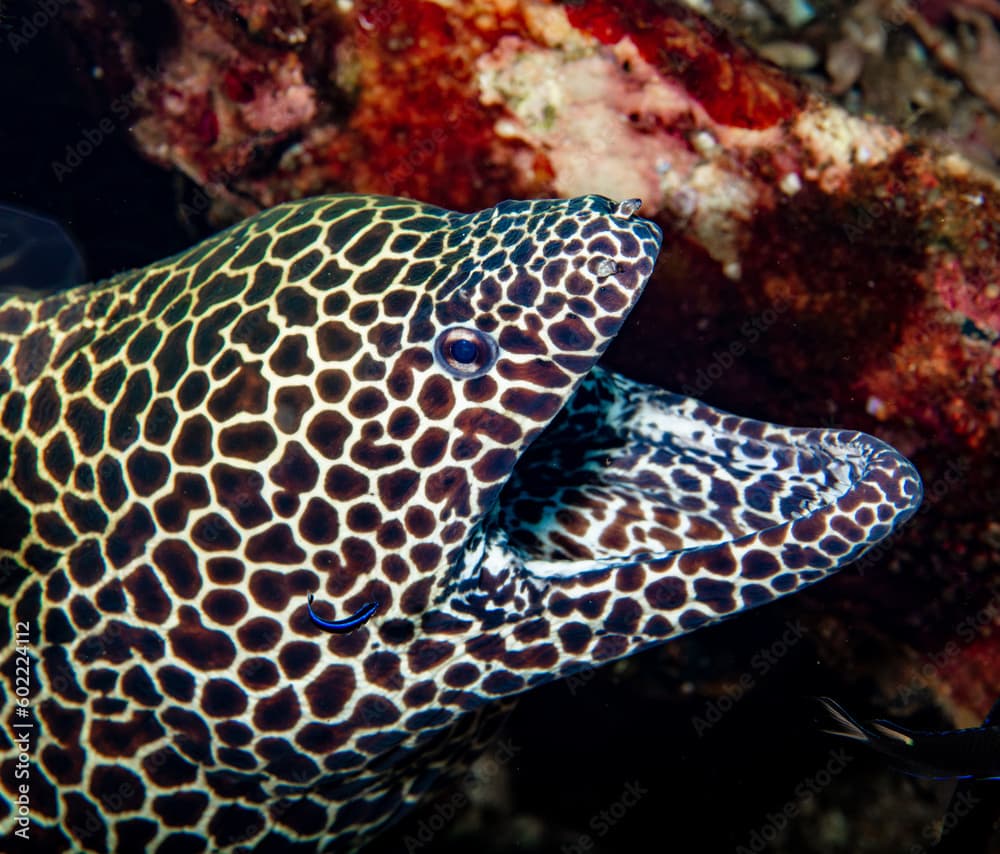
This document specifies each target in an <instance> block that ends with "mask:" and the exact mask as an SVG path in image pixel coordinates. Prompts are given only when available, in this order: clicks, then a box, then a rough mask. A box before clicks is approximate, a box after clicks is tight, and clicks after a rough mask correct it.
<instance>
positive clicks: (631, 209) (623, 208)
mask: <svg viewBox="0 0 1000 854" xmlns="http://www.w3.org/2000/svg"><path fill="white" fill-rule="evenodd" d="M641 207H642V199H625V201H623V202H619V203H618V204H617V205H616V206H615V209H614V210H613V211H612V213H613V214H614V215H615V216H620V217H624V218H625V219H631V218H632V215H633V214H634V213H635V212H636V211H637V210H639V208H641Z"/></svg>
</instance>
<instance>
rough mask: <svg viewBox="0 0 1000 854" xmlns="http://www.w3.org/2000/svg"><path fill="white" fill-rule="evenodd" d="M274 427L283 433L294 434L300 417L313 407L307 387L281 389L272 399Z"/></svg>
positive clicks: (300, 420)
mask: <svg viewBox="0 0 1000 854" xmlns="http://www.w3.org/2000/svg"><path fill="white" fill-rule="evenodd" d="M274 402H275V414H274V424H275V426H276V427H277V428H278V429H279V430H281V431H283V432H285V433H295V432H297V431H298V429H299V424H300V423H301V422H302V417H303V415H305V413H306V412H307V411H308V410H309V407H311V406H312V405H313V396H312V392H311V391H310V390H309V388H308V387H307V386H292V387H291V388H282V389H280V390H279V391H278V393H277V395H275V398H274Z"/></svg>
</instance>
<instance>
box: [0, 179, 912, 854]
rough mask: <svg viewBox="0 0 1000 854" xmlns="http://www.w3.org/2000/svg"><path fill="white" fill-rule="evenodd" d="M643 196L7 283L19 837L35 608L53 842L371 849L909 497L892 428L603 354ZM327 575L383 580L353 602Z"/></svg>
mask: <svg viewBox="0 0 1000 854" xmlns="http://www.w3.org/2000/svg"><path fill="white" fill-rule="evenodd" d="M637 206H638V203H637V201H636V200H629V201H626V202H622V203H618V204H616V203H614V202H611V201H609V200H607V199H604V198H602V197H598V196H586V197H581V198H577V199H570V200H546V201H533V202H505V203H503V204H500V205H498V206H497V207H495V208H492V209H489V210H486V211H482V212H480V213H476V214H471V215H465V214H458V213H453V212H449V211H444V210H442V209H439V208H435V207H431V206H427V205H423V204H420V203H417V202H412V201H404V200H399V199H389V198H385V197H371V196H331V197H323V198H317V199H309V200H304V201H299V202H294V203H291V204H288V205H283V206H280V207H277V208H274V209H271V210H269V211H265V212H264V213H262V214H259V215H257V216H256V217H253V218H251V219H249V220H246V221H245V222H243V223H240V224H238V225H236V226H234V227H233V228H231V229H229V230H227V231H225V232H222V233H221V234H219V235H217V236H215V237H213V238H211V239H209V240H207V241H205V242H203V243H201V244H199V245H198V246H196V247H194V248H193V249H191V250H189V251H188V252H185V253H182V254H180V255H178V256H175V257H174V258H171V259H168V260H166V261H164V262H161V263H158V264H154V265H152V266H151V267H148V268H146V269H143V270H139V271H132V272H129V273H125V274H122V275H120V276H117V277H115V278H113V279H110V280H108V281H105V282H102V283H98V284H96V285H93V286H84V287H80V288H76V289H73V290H71V291H68V292H66V293H64V294H61V295H58V296H54V297H49V298H46V299H42V300H38V301H34V302H32V301H28V300H26V299H24V298H23V297H15V296H10V297H7V298H6V300H5V301H2V302H0V365H2V367H0V520H2V521H0V560H2V561H3V565H2V567H0V568H2V573H0V603H2V605H3V607H4V611H5V618H4V619H2V620H0V633H2V643H0V647H2V648H3V649H4V651H5V652H4V656H3V659H2V662H3V664H2V674H3V678H2V679H0V696H2V701H0V702H2V709H3V714H2V717H3V722H4V726H3V727H2V728H0V788H2V789H3V791H4V793H5V798H4V799H3V800H0V832H4V833H9V832H10V831H11V830H12V829H13V828H14V827H15V815H14V813H13V812H12V809H11V807H10V806H9V801H10V800H12V799H13V797H14V795H15V793H16V792H17V782H18V781H17V779H16V778H15V775H14V771H15V768H16V762H17V759H16V757H17V754H18V749H17V747H16V746H15V745H14V743H13V742H12V741H11V739H10V733H12V732H14V730H13V729H11V724H12V723H13V721H14V717H13V715H14V706H15V702H16V700H15V698H16V690H15V689H16V680H15V669H16V666H15V665H16V661H15V659H16V657H17V652H18V647H17V646H16V645H15V642H14V639H15V635H17V632H18V630H19V629H20V628H23V627H24V626H23V625H22V624H27V631H28V634H29V638H28V640H29V646H30V649H31V653H32V656H33V662H32V667H31V670H30V685H31V697H30V714H31V718H29V720H30V721H31V722H32V723H34V724H36V729H35V733H36V734H37V735H36V737H35V738H34V740H33V741H32V743H31V746H30V752H31V763H32V769H33V770H32V777H31V791H32V811H33V817H32V818H33V820H32V840H33V842H35V844H36V845H39V846H41V848H40V849H39V850H42V849H44V850H53V851H55V850H76V849H86V850H99V851H111V850H149V851H163V852H167V851H175V850H183V851H184V852H195V851H206V850H213V851H214V850H240V849H242V850H250V849H252V850H256V851H271V850H280V851H283V852H286V851H314V850H337V851H339V850H353V849H355V848H357V847H358V846H359V845H361V844H362V843H363V842H364V840H365V839H367V838H370V836H371V835H372V834H373V833H375V832H377V831H378V830H380V829H381V828H383V827H385V826H386V825H387V824H389V823H390V822H392V821H394V820H395V819H397V818H398V817H399V816H400V815H401V814H402V813H403V812H404V811H405V810H406V809H407V808H408V807H410V806H412V805H413V804H414V803H416V802H417V801H418V800H419V799H420V798H421V797H422V796H424V795H426V794H427V793H428V792H429V791H432V790H433V789H434V787H435V786H436V785H439V784H440V783H441V781H442V780H443V779H445V778H446V777H447V776H448V774H449V773H454V770H455V769H456V768H459V767H461V765H460V763H461V760H462V758H463V756H468V755H469V754H471V753H474V752H475V750H476V749H478V748H479V747H481V745H483V744H485V742H486V739H487V738H488V736H489V733H490V730H491V728H492V727H493V726H495V725H496V721H497V720H498V719H499V717H500V715H501V714H502V712H503V710H504V709H505V708H507V707H508V706H509V703H510V699H509V698H511V697H512V696H513V695H516V694H518V693H520V692H522V691H525V690H527V689H529V688H531V687H533V686H535V685H539V684H542V683H544V682H548V681H550V680H552V679H556V678H559V677H560V676H561V675H565V674H568V673H571V672H573V671H574V670H576V669H578V668H580V667H582V666H585V665H589V664H593V663H594V662H603V661H610V660H613V659H616V658H620V657H622V656H624V655H628V654H631V653H632V652H635V651H636V650H638V649H641V648H643V647H645V646H648V645H650V644H653V643H659V642H662V641H663V640H665V639H666V638H669V637H672V636H675V635H678V634H682V633H684V632H687V631H690V630H692V629H694V628H697V627H698V626H701V625H704V624H705V623H707V622H710V621H712V620H717V619H720V618H722V617H724V616H726V615H728V614H731V613H735V612H737V611H740V610H742V609H745V608H748V607H752V606H754V605H757V604H760V603H762V602H765V601H768V600H770V599H773V598H775V597H777V596H780V595H783V594H784V593H787V592H791V591H793V590H795V589H798V588H800V587H802V586H804V585H806V584H809V583H812V582H814V581H816V580H818V579H819V578H821V577H823V576H824V575H826V574H829V573H830V572H832V571H833V570H835V569H837V568H838V567H840V566H842V565H843V564H845V563H847V562H849V561H850V560H853V559H855V558H857V557H858V555H860V553H861V552H862V551H864V549H866V548H868V547H869V546H871V545H872V544H873V543H875V542H877V541H878V540H879V539H881V538H884V537H885V536H887V535H888V534H889V533H890V531H891V530H892V529H893V527H894V526H896V525H898V524H899V523H900V522H901V521H903V520H904V519H905V518H906V517H907V516H908V515H910V514H911V513H912V512H913V511H914V510H915V508H916V506H917V504H918V503H919V500H920V483H919V478H918V477H917V475H916V473H915V471H914V470H913V469H912V467H911V466H910V465H909V464H908V463H907V462H906V461H905V460H904V459H903V458H902V457H901V456H899V455H898V454H897V453H896V452H895V451H893V450H892V449H890V448H888V447H887V446H885V445H884V444H882V443H881V442H879V441H877V440H875V439H873V438H871V437H868V436H864V435H863V434H858V433H848V432H835V431H833V432H827V431H808V430H794V429H787V428H778V427H774V426H772V425H766V424H761V423H759V422H753V421H747V420H743V419H738V418H736V417H734V416H730V415H726V414H724V413H719V412H717V411H715V410H712V409H710V408H709V407H706V406H704V405H703V404H700V403H698V402H696V401H690V400H687V399H685V398H680V397H677V396H675V395H671V394H669V393H667V392H663V391H661V390H658V389H653V388H650V387H648V386H642V385H639V384H636V383H633V382H631V381H629V380H626V379H624V378H622V377H618V376H615V375H613V374H610V373H608V372H606V371H604V370H602V369H600V368H598V367H596V361H597V359H598V357H599V356H600V354H601V352H603V350H604V349H605V348H606V346H607V344H608V343H609V342H610V340H611V339H612V338H613V337H614V335H615V334H616V333H617V331H618V330H619V328H620V327H621V324H622V322H623V320H624V318H625V316H626V315H627V314H628V312H629V310H630V309H631V307H632V306H633V304H634V303H635V301H636V299H637V298H638V296H639V294H640V292H641V290H642V287H643V286H644V284H645V282H646V280H647V278H648V277H649V275H650V273H651V272H652V269H653V264H654V262H655V259H656V256H657V253H658V251H659V247H660V240H661V235H660V232H659V230H658V229H657V228H656V226H654V225H652V224H651V223H648V222H647V221H645V220H642V219H641V218H638V217H637V216H635V211H636V209H637ZM0 300H4V298H3V297H0ZM539 437H541V438H539ZM536 439H538V441H537V442H536V441H535V440H536ZM529 446H530V447H529ZM311 594H315V601H314V603H313V606H312V607H313V608H314V610H315V613H316V616H317V617H319V618H320V619H321V620H325V621H342V620H345V619H347V618H349V617H351V616H352V615H354V614H357V613H358V612H359V611H361V610H362V609H364V608H365V606H366V605H367V604H368V603H377V606H378V607H377V608H376V610H375V613H374V615H373V616H371V617H370V618H369V619H367V620H366V621H364V623H363V625H361V626H360V627H359V628H357V629H355V630H353V631H349V632H337V633H331V632H328V631H325V630H324V629H323V628H322V627H321V626H320V625H318V624H317V622H316V621H314V620H313V619H312V618H311V617H310V614H309V600H308V597H309V596H310V595H311ZM17 636H18V637H19V638H20V637H21V636H20V635H17ZM492 701H497V702H492ZM19 720H23V719H22V718H19Z"/></svg>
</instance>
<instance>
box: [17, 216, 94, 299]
mask: <svg viewBox="0 0 1000 854" xmlns="http://www.w3.org/2000/svg"><path fill="white" fill-rule="evenodd" d="M86 278H87V274H86V269H85V267H84V263H83V256H82V255H81V254H80V250H79V248H78V247H77V245H76V244H75V243H74V242H73V238H72V237H70V235H69V234H68V233H67V232H66V230H65V229H64V228H63V227H62V226H61V225H60V224H59V223H58V222H56V221H55V220H51V219H48V218H46V217H44V216H39V215H38V214H34V213H31V212H30V211H26V210H23V209H22V208H18V207H14V206H10V205H4V204H0V290H3V291H5V292H7V293H11V292H17V293H21V294H26V295H37V294H38V293H39V292H40V291H52V292H54V291H59V290H62V289H64V288H71V287H73V286H74V285H78V284H80V283H81V282H83V281H85V280H86Z"/></svg>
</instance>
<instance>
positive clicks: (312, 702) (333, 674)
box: [305, 664, 357, 719]
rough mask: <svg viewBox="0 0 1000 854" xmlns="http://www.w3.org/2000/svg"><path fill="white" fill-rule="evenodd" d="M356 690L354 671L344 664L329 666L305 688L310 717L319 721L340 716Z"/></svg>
mask: <svg viewBox="0 0 1000 854" xmlns="http://www.w3.org/2000/svg"><path fill="white" fill-rule="evenodd" d="M355 690H357V682H356V681H355V677H354V670H353V668H351V667H348V666H347V665H344V664H331V665H328V666H327V667H326V668H324V670H323V672H322V673H320V674H319V675H318V676H317V677H316V679H314V680H313V681H312V682H310V683H309V685H308V686H306V690H305V695H306V701H307V702H308V703H309V711H310V713H311V716H312V717H314V718H319V719H326V718H332V717H335V716H336V715H338V714H340V712H341V711H343V709H344V707H345V706H346V705H347V702H348V700H350V699H351V697H352V696H353V695H354V692H355Z"/></svg>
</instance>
